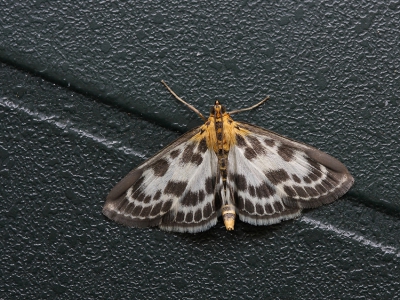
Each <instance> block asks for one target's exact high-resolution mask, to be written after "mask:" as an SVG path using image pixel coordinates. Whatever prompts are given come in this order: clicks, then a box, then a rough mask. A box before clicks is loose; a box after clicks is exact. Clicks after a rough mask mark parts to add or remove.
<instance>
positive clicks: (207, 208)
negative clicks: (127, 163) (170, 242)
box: [103, 128, 220, 232]
mask: <svg viewBox="0 0 400 300" xmlns="http://www.w3.org/2000/svg"><path fill="white" fill-rule="evenodd" d="M198 132H199V128H196V129H194V130H192V131H190V132H188V133H186V134H185V135H183V136H182V137H180V138H179V139H177V140H176V141H175V142H173V143H172V144H170V145H169V146H167V147H166V148H165V149H163V150H161V151H160V152H159V153H158V154H157V155H155V156H154V157H152V158H150V159H149V160H148V161H146V162H145V163H143V164H142V165H141V166H139V167H138V168H137V169H134V170H132V171H131V172H130V173H129V174H128V175H127V176H126V177H125V178H124V179H122V180H121V181H120V182H119V183H118V184H117V185H116V186H115V187H114V188H113V189H112V190H111V192H110V194H109V195H108V197H107V200H106V203H105V205H104V208H103V213H104V214H105V215H106V216H107V217H108V218H110V219H112V220H114V221H116V222H119V223H122V224H124V225H127V226H134V227H146V226H160V228H162V229H164V230H171V231H180V232H198V231H204V230H206V229H208V228H210V227H211V226H214V225H215V224H216V222H217V211H218V210H219V208H220V207H218V204H216V203H215V197H214V191H215V181H216V174H217V165H218V163H217V157H216V155H215V153H214V152H213V151H210V150H209V149H208V148H207V145H206V140H205V139H203V140H200V141H195V140H191V138H192V137H193V136H194V135H195V134H196V133H198Z"/></svg>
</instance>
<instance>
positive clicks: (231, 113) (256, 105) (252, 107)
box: [228, 96, 269, 115]
mask: <svg viewBox="0 0 400 300" xmlns="http://www.w3.org/2000/svg"><path fill="white" fill-rule="evenodd" d="M268 99H269V96H267V97H265V99H263V100H262V101H260V102H258V103H257V104H255V105H253V106H251V107H247V108H242V109H238V110H234V111H230V112H228V114H230V115H233V114H237V113H239V112H242V111H246V110H251V109H254V108H256V107H258V106H260V105H261V104H263V103H264V102H265V101H267V100H268Z"/></svg>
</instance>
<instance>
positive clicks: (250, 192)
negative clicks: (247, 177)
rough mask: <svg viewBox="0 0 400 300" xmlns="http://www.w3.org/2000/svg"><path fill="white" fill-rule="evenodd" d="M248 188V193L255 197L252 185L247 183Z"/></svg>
mask: <svg viewBox="0 0 400 300" xmlns="http://www.w3.org/2000/svg"><path fill="white" fill-rule="evenodd" d="M248 190H249V194H250V196H251V197H255V196H256V189H255V188H254V186H252V185H249V187H248Z"/></svg>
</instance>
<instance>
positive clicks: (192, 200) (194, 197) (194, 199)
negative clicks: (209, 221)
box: [181, 191, 199, 206]
mask: <svg viewBox="0 0 400 300" xmlns="http://www.w3.org/2000/svg"><path fill="white" fill-rule="evenodd" d="M198 202H199V200H198V194H197V193H195V192H192V191H188V192H187V193H186V195H185V196H184V197H183V198H182V200H181V204H182V205H184V206H196V205H197V203H198Z"/></svg>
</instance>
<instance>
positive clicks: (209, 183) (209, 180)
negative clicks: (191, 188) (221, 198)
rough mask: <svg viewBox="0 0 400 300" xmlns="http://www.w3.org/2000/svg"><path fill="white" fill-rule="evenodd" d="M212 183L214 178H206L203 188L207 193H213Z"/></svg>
mask: <svg viewBox="0 0 400 300" xmlns="http://www.w3.org/2000/svg"><path fill="white" fill-rule="evenodd" d="M214 184H215V178H212V177H207V178H206V180H205V184H204V188H205V191H206V193H207V194H208V195H209V194H213V193H214Z"/></svg>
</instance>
